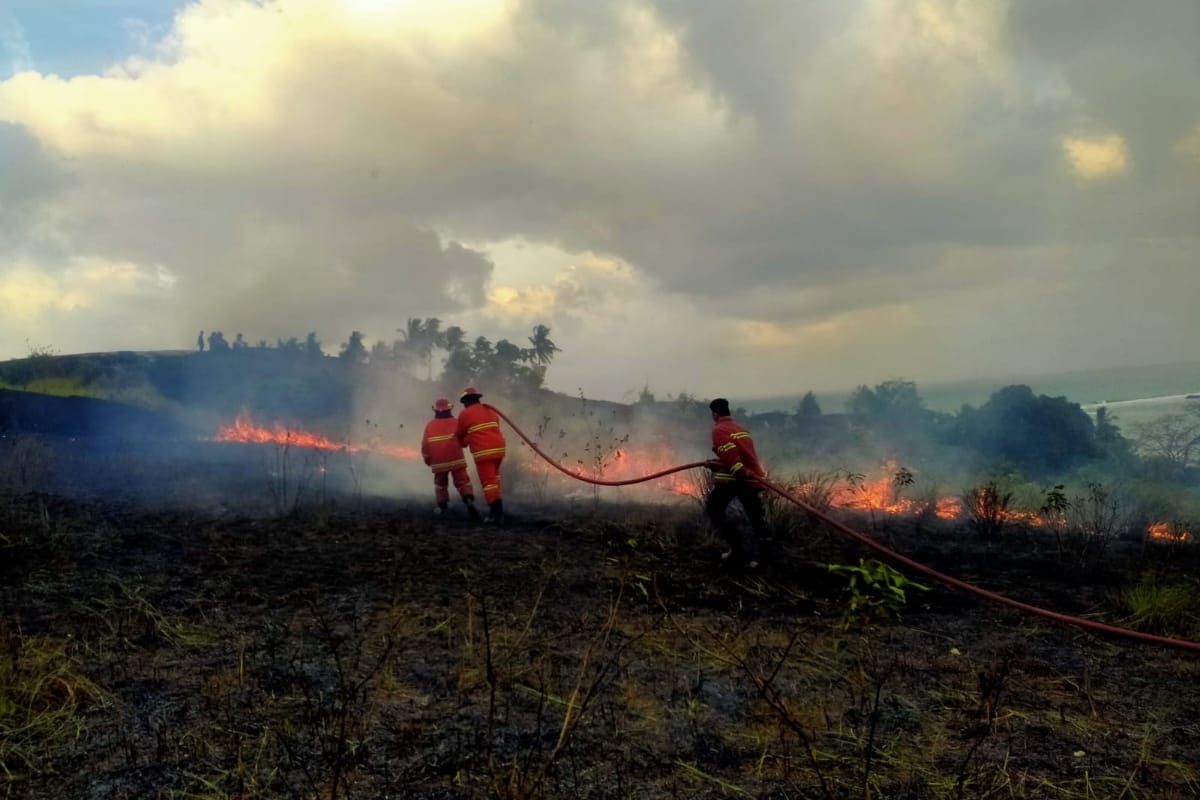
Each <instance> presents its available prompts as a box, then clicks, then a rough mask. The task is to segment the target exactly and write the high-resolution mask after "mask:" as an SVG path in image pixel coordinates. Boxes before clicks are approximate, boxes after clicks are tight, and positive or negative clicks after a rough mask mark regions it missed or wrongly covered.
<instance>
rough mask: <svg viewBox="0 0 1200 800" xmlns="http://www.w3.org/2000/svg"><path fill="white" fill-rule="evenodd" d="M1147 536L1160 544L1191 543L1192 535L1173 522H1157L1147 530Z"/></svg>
mask: <svg viewBox="0 0 1200 800" xmlns="http://www.w3.org/2000/svg"><path fill="white" fill-rule="evenodd" d="M1146 536H1147V537H1149V538H1150V539H1154V540H1155V541H1159V542H1177V543H1182V542H1190V541H1191V540H1192V534H1191V532H1190V531H1185V530H1183V528H1182V527H1181V526H1180V525H1178V524H1176V523H1171V522H1155V523H1153V524H1151V525H1150V526H1149V527H1148V528H1146Z"/></svg>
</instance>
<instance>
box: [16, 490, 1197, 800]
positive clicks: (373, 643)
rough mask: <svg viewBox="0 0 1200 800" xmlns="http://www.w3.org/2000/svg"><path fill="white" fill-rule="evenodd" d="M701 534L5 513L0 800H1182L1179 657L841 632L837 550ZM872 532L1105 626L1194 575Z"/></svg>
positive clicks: (954, 538) (1033, 624)
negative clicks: (1142, 586) (1150, 582)
mask: <svg viewBox="0 0 1200 800" xmlns="http://www.w3.org/2000/svg"><path fill="white" fill-rule="evenodd" d="M697 517H698V515H697V513H696V510H695V509H691V508H678V507H676V508H673V509H657V508H647V507H632V506H630V507H603V506H602V507H601V508H600V509H599V510H597V511H595V512H594V513H591V514H580V513H578V512H566V511H564V512H562V513H552V512H550V511H543V512H541V516H539V517H538V518H536V519H535V518H533V517H532V516H528V515H527V516H526V517H525V518H524V519H523V520H520V521H517V522H515V523H514V524H513V525H512V526H510V527H509V528H507V529H506V530H503V531H496V530H492V529H489V528H485V527H482V526H473V525H470V524H468V523H466V522H465V521H463V520H450V521H448V522H445V523H436V524H435V523H434V522H433V521H432V520H431V519H429V518H428V516H427V515H426V514H425V513H424V512H423V511H420V512H419V511H416V510H412V509H406V508H402V507H383V508H377V509H375V510H361V511H354V512H352V511H348V510H347V511H339V510H336V509H329V508H324V509H322V508H310V509H305V510H302V511H300V512H299V513H296V514H293V515H290V516H282V517H260V518H250V517H240V516H236V515H232V514H216V513H200V512H195V511H171V510H154V509H151V508H147V507H146V506H145V505H139V504H136V503H126V502H117V501H88V502H77V501H71V500H66V499H63V498H61V497H56V496H46V495H35V494H21V495H0V607H2V612H3V613H2V616H0V681H2V683H0V689H2V690H3V691H2V692H0V763H3V767H4V769H3V771H0V797H11V798H26V797H29V798H32V797H39V798H43V797H44V798H95V799H96V800H99V799H100V798H265V797H285V798H287V797H295V798H310V797H321V798H336V797H346V798H350V797H358V798H460V797H461V798H473V797H513V798H517V797H571V798H575V797H581V798H592V797H594V798H607V797H686V798H695V797H712V798H717V797H769V798H791V797H796V798H801V797H816V798H822V797H838V798H842V797H855V798H858V797H876V798H935V797H937V798H940V797H969V798H981V797H1037V798H1043V797H1044V798H1074V797H1078V798H1092V797H1096V798H1101V797H1124V798H1137V797H1146V798H1149V797H1156V798H1169V797H1192V796H1196V794H1197V793H1198V792H1200V766H1198V765H1197V754H1196V753H1197V751H1196V745H1197V743H1200V658H1196V657H1190V656H1187V655H1185V654H1182V653H1177V652H1170V651H1167V650H1163V649H1158V648H1154V647H1146V646H1140V645H1135V644H1127V643H1123V642H1120V641H1115V640H1103V639H1099V638H1096V637H1094V636H1091V635H1088V634H1084V633H1081V632H1078V631H1075V630H1071V629H1064V628H1058V627H1053V626H1050V625H1047V624H1044V623H1041V622H1038V621H1034V620H1031V619H1028V618H1024V617H1021V616H1018V615H1016V614H1014V613H1012V612H1009V611H1005V610H999V609H996V608H993V607H990V606H984V605H980V604H979V603H977V602H975V601H973V600H970V599H967V598H964V597H962V596H960V595H957V594H953V593H950V592H948V591H945V590H942V589H938V588H934V589H932V590H931V591H928V592H922V591H917V590H915V589H912V588H911V587H909V590H908V596H909V603H908V605H907V607H906V608H905V609H904V611H903V612H902V617H901V618H900V619H895V618H892V617H890V616H888V615H887V614H885V613H882V612H871V611H870V610H869V609H868V610H867V611H860V612H857V613H854V614H850V615H848V616H847V609H848V607H849V600H850V597H849V596H848V594H847V590H846V579H845V578H844V577H841V576H838V575H834V574H831V573H829V572H828V571H827V570H826V569H825V566H824V565H825V564H828V563H851V564H856V563H857V562H858V558H859V557H860V556H861V554H860V553H858V552H857V551H856V550H854V549H853V548H851V547H848V546H846V545H844V544H842V543H841V542H839V541H835V540H834V539H832V538H830V537H829V536H828V535H826V534H824V533H821V532H819V531H816V530H813V529H811V528H807V527H805V526H804V525H803V522H802V521H797V520H791V521H790V531H789V532H787V533H786V534H785V533H784V532H783V526H782V525H781V527H780V536H779V538H778V539H777V540H776V541H775V542H774V543H773V545H772V548H771V553H772V555H771V558H770V565H769V567H768V568H767V569H766V570H765V572H764V573H763V574H762V575H758V576H752V577H751V576H746V575H741V574H738V573H736V572H729V571H725V570H723V569H722V568H721V566H720V564H719V562H718V558H717V554H718V552H719V548H718V546H717V544H716V542H714V541H713V540H712V538H711V536H710V535H709V534H708V533H707V532H706V531H705V530H704V529H703V528H702V527H701V525H700V524H699V520H698V518H697ZM863 522H864V524H866V522H867V521H865V520H864V521H863ZM880 534H881V535H882V536H884V537H886V538H889V539H892V540H894V541H895V542H896V544H897V545H898V546H899V547H901V548H902V549H904V550H906V551H907V552H910V553H916V554H918V555H919V556H920V557H922V558H924V559H927V560H929V561H931V562H933V563H934V564H936V565H938V566H940V567H942V568H944V569H946V570H948V571H950V572H952V573H954V574H957V575H960V576H965V577H968V578H971V579H976V580H978V581H979V582H981V583H983V584H985V585H987V586H989V587H991V588H997V589H1000V590H1003V591H1005V592H1008V593H1010V594H1012V595H1014V596H1017V597H1020V598H1021V599H1025V600H1030V601H1034V602H1040V603H1045V604H1047V605H1050V606H1052V607H1054V608H1057V609H1060V610H1066V611H1070V612H1073V613H1086V614H1089V615H1095V616H1097V617H1098V618H1105V619H1110V620H1116V619H1119V618H1120V617H1121V613H1122V612H1121V611H1120V610H1119V608H1118V607H1117V606H1116V604H1115V602H1114V599H1113V598H1114V596H1115V592H1117V591H1118V590H1119V588H1120V587H1121V586H1122V585H1127V584H1129V583H1130V582H1131V581H1134V580H1136V579H1137V577H1138V576H1139V575H1140V574H1143V573H1145V572H1155V573H1158V574H1159V575H1160V576H1161V578H1162V580H1164V581H1167V580H1175V581H1186V580H1187V579H1188V578H1187V575H1188V574H1191V575H1196V574H1197V570H1196V568H1195V564H1194V561H1195V553H1194V551H1188V552H1186V553H1185V552H1183V551H1178V550H1176V551H1169V552H1168V551H1160V550H1158V549H1156V548H1151V549H1150V550H1145V549H1143V548H1140V547H1134V548H1131V547H1124V548H1121V549H1118V550H1116V551H1114V552H1113V553H1112V554H1111V555H1110V556H1109V557H1108V558H1107V559H1106V560H1105V561H1103V562H1102V563H1100V564H1099V565H1093V566H1089V567H1087V568H1082V567H1079V566H1077V562H1076V561H1075V560H1074V559H1073V557H1070V556H1063V555H1061V554H1060V553H1059V552H1058V551H1057V549H1056V548H1055V547H1053V546H1052V544H1053V543H1052V542H1049V541H1047V539H1046V538H1045V537H1044V536H1034V535H1032V534H1023V533H1020V532H1010V533H1008V534H1006V535H1005V538H1004V539H1003V541H1001V542H1000V543H996V544H985V543H981V542H979V541H978V540H977V539H975V538H974V537H971V536H968V535H966V534H964V533H962V532H961V531H953V530H950V529H939V530H933V531H927V532H917V531H915V530H913V529H912V526H911V525H908V526H900V525H897V526H893V527H888V528H886V529H884V530H882V531H880ZM866 599H870V596H868V597H867V598H866Z"/></svg>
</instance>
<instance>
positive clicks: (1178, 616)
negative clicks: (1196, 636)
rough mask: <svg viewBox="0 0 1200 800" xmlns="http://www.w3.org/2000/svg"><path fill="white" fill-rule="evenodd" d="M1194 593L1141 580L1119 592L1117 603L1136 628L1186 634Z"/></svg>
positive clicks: (1182, 587) (1150, 579) (1151, 579)
mask: <svg viewBox="0 0 1200 800" xmlns="http://www.w3.org/2000/svg"><path fill="white" fill-rule="evenodd" d="M1195 593H1196V590H1195V588H1194V587H1191V586H1185V585H1182V584H1173V585H1162V584H1159V583H1158V581H1157V580H1155V579H1154V578H1143V579H1142V580H1141V581H1139V582H1138V583H1135V584H1134V585H1132V586H1127V587H1125V588H1124V589H1122V590H1121V592H1120V594H1119V595H1118V596H1117V602H1118V603H1119V604H1120V606H1121V608H1122V609H1123V610H1124V611H1125V613H1126V614H1127V615H1128V616H1127V617H1126V618H1127V619H1128V621H1129V622H1130V623H1132V624H1133V625H1135V626H1137V627H1138V628H1143V629H1146V630H1152V631H1159V632H1162V633H1187V632H1188V631H1189V629H1190V628H1191V627H1192V623H1193V622H1194V609H1195V608H1196V601H1195V599H1194V598H1195Z"/></svg>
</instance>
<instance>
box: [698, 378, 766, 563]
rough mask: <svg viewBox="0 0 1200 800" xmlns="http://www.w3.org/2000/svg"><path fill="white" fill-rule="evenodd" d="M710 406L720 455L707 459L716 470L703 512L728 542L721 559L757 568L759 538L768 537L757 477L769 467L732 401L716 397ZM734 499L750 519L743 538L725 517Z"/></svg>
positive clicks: (764, 473)
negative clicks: (733, 411)
mask: <svg viewBox="0 0 1200 800" xmlns="http://www.w3.org/2000/svg"><path fill="white" fill-rule="evenodd" d="M708 408H709V410H710V411H712V419H713V428H712V449H713V452H714V453H715V454H716V456H717V458H716V460H715V461H709V462H708V467H709V469H711V470H712V471H713V488H712V491H710V492H709V493H708V497H707V498H705V501H704V511H705V513H706V514H707V515H708V518H709V520H711V521H712V524H713V526H714V527H716V528H717V530H718V531H720V532H721V535H722V536H724V537H725V540H726V541H727V542H728V543H729V549H728V550H727V551H726V552H725V553H723V554H722V555H721V559H722V560H730V559H734V560H736V561H737V562H741V563H744V565H745V567H746V569H749V570H753V569H757V568H758V564H759V558H760V552H759V540H760V539H762V538H764V537H765V536H766V532H767V523H766V517H765V514H764V511H763V503H762V490H761V489H760V488H759V486H758V484H757V483H756V479H757V478H765V477H766V470H764V469H763V466H762V462H760V461H759V460H758V453H757V452H756V451H755V449H754V440H753V439H752V438H751V437H750V432H749V431H748V430H746V428H745V427H744V426H742V425H741V424H740V423H739V422H737V420H735V419H734V418H733V417H732V416H730V413H729V401H728V400H726V399H724V398H717V399H716V400H713V401H712V402H711V403H709V404H708ZM734 500H737V501H738V502H739V503H741V504H742V509H743V510H744V511H745V512H746V516H747V517H748V518H749V520H750V533H749V535H748V536H746V537H745V540H744V541H743V537H742V536H741V534H740V532H739V530H738V526H737V525H735V524H732V523H730V522H729V521H728V520H727V519H726V517H725V510H726V509H727V508H728V507H729V504H730V503H731V502H733V501H734Z"/></svg>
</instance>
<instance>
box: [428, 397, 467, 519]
mask: <svg viewBox="0 0 1200 800" xmlns="http://www.w3.org/2000/svg"><path fill="white" fill-rule="evenodd" d="M421 457H422V458H424V459H425V466H427V467H429V468H430V469H431V470H433V491H434V495H435V496H436V497H437V508H435V509H434V511H433V513H434V514H435V515H439V516H440V515H442V514H444V513H446V509H447V508H448V507H449V506H450V489H449V483H450V479H451V478H453V479H454V488H455V489H457V490H458V496H459V497H461V498H462V501H463V503H465V504H466V506H467V516H468V517H470V518H471V519H476V520H477V519H479V511H478V510H477V509H476V508H475V491H474V490H473V489H472V488H471V476H470V475H469V474H468V473H467V460H466V458H464V457H463V451H462V445H460V444H459V443H458V420H456V419H454V415H453V414H452V413H451V406H450V401H449V400H447V399H446V398H444V397H439V398H438V400H437V402H435V403H434V404H433V419H431V420H429V423H428V424H426V426H425V435H424V436H422V437H421Z"/></svg>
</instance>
